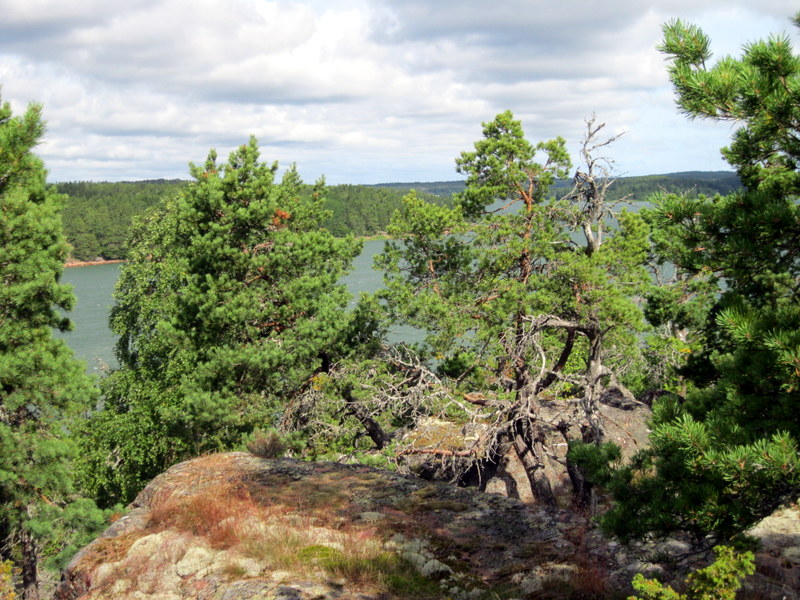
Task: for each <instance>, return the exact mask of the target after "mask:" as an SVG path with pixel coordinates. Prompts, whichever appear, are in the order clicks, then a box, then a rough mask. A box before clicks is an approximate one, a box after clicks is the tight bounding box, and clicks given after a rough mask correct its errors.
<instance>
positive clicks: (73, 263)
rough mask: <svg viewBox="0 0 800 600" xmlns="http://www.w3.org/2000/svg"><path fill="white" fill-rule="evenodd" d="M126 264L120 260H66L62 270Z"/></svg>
mask: <svg viewBox="0 0 800 600" xmlns="http://www.w3.org/2000/svg"><path fill="white" fill-rule="evenodd" d="M124 262H127V261H125V260H123V259H121V258H115V259H112V260H68V261H67V262H65V263H64V268H65V269H69V268H70V267H91V266H92V265H110V264H113V263H124Z"/></svg>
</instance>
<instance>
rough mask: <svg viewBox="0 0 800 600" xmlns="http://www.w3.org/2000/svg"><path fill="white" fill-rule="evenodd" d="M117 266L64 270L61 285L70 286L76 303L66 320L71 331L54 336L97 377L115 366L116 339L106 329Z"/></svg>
mask: <svg viewBox="0 0 800 600" xmlns="http://www.w3.org/2000/svg"><path fill="white" fill-rule="evenodd" d="M119 268H120V265H119V264H114V263H112V264H105V265H92V266H88V267H71V268H69V269H64V274H63V275H62V277H61V281H62V282H63V283H68V284H70V285H72V287H73V292H74V294H75V297H76V299H77V302H76V303H75V308H74V309H73V310H72V312H70V313H68V314H67V316H68V317H69V318H70V320H72V324H73V326H74V327H73V330H72V331H68V332H65V333H60V332H55V337H58V338H63V339H64V340H65V341H66V342H67V344H68V345H69V346H70V348H72V350H73V352H75V355H76V356H77V357H78V358H80V359H82V360H84V361H85V362H86V364H87V367H88V369H87V370H88V371H89V372H90V373H101V372H102V371H103V369H104V368H105V367H106V366H115V365H116V360H115V359H114V342H115V341H116V336H114V334H113V333H111V330H110V329H109V328H108V317H109V313H110V312H111V305H112V303H113V301H114V300H113V298H112V296H111V295H112V293H113V292H114V285H115V284H116V283H117V278H118V277H119Z"/></svg>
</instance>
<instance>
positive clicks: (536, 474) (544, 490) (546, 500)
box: [513, 427, 556, 506]
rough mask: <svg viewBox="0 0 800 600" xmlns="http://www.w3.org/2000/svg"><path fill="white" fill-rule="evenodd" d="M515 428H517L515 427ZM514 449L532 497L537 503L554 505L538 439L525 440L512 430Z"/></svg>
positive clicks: (519, 433) (540, 443)
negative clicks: (528, 483) (526, 478)
mask: <svg viewBox="0 0 800 600" xmlns="http://www.w3.org/2000/svg"><path fill="white" fill-rule="evenodd" d="M516 429H519V427H517V428H516ZM513 436H514V450H515V451H516V453H517V456H518V457H519V460H520V462H521V463H522V466H523V467H525V474H526V475H527V476H528V481H529V482H530V484H531V492H532V493H533V499H534V500H535V501H536V502H538V503H539V504H545V505H547V506H556V497H555V494H554V493H553V488H552V486H551V485H550V480H549V479H548V478H547V474H546V473H545V470H544V467H545V454H544V446H543V445H542V442H541V440H539V439H534V438H532V439H530V441H528V440H526V439H525V438H526V436H523V435H522V432H520V431H514V433H513Z"/></svg>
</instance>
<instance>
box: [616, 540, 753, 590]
mask: <svg viewBox="0 0 800 600" xmlns="http://www.w3.org/2000/svg"><path fill="white" fill-rule="evenodd" d="M714 556H715V560H714V562H713V563H711V564H710V565H709V566H707V567H706V568H704V569H699V570H697V571H694V572H693V573H691V574H690V575H689V576H688V577H687V578H686V587H687V592H686V593H685V594H679V593H678V592H676V591H675V590H673V589H672V588H671V587H669V586H668V585H664V584H662V583H660V582H658V581H656V580H655V579H647V578H645V577H644V575H642V574H641V573H638V574H637V575H636V576H635V577H634V578H633V589H635V590H636V591H637V592H639V593H640V594H642V596H641V597H639V596H631V597H630V598H629V599H628V600H734V598H735V597H736V591H737V590H738V589H739V588H740V587H742V580H743V579H744V578H745V577H747V576H748V575H752V574H753V573H754V572H755V564H754V557H753V553H752V552H743V553H738V554H737V553H736V551H735V550H734V549H733V548H731V547H729V546H717V547H715V548H714Z"/></svg>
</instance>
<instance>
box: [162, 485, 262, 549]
mask: <svg viewBox="0 0 800 600" xmlns="http://www.w3.org/2000/svg"><path fill="white" fill-rule="evenodd" d="M258 513H259V506H258V505H257V504H255V503H253V501H252V499H251V498H250V495H249V493H248V492H247V489H246V488H245V487H244V486H243V485H241V484H235V483H230V482H229V483H224V484H218V485H215V486H213V487H208V488H206V489H204V490H202V491H200V492H198V493H195V494H191V495H178V494H172V495H167V496H166V497H165V498H157V499H154V501H153V502H152V503H151V507H150V520H149V522H148V528H149V529H155V530H163V529H169V528H174V529H177V530H179V531H185V532H187V533H191V534H192V535H195V536H198V537H202V538H205V539H206V540H208V543H209V545H210V546H211V547H212V548H216V549H225V548H231V547H233V546H235V545H237V544H238V543H239V541H240V539H241V533H240V532H239V531H238V527H239V524H240V523H241V522H242V521H244V520H247V519H248V518H255V517H257V516H258Z"/></svg>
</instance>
